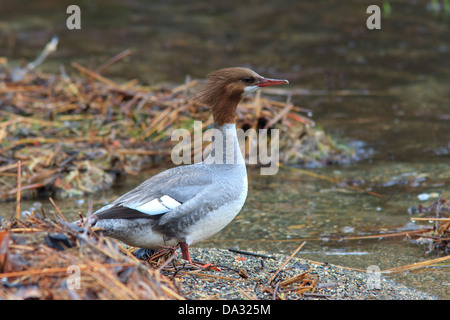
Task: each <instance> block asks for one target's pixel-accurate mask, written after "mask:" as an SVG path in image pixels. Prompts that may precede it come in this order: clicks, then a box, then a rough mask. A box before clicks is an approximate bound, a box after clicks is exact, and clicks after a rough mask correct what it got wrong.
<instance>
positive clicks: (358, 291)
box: [169, 248, 437, 300]
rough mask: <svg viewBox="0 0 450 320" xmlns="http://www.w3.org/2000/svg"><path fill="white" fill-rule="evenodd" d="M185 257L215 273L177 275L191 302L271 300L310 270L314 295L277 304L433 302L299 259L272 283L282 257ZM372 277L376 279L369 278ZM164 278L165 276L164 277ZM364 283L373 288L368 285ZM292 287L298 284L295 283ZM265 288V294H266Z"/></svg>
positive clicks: (200, 253) (218, 253)
mask: <svg viewBox="0 0 450 320" xmlns="http://www.w3.org/2000/svg"><path fill="white" fill-rule="evenodd" d="M190 252H191V257H192V258H193V259H197V260H200V261H203V262H205V263H212V264H213V265H214V266H217V267H219V268H220V269H221V271H214V270H208V271H204V270H201V271H190V272H187V273H183V272H178V273H177V277H176V278H177V279H178V281H177V284H178V285H179V287H180V289H181V291H182V293H183V294H184V295H185V296H186V297H187V298H191V299H196V300H197V299H220V300H222V299H227V300H242V299H257V300H272V299H273V290H274V288H275V287H276V283H280V282H281V281H283V280H286V279H289V278H291V277H293V276H295V275H298V274H300V273H302V272H305V270H310V272H309V275H310V276H314V277H318V279H319V281H318V284H317V286H316V289H315V290H314V291H313V292H311V291H306V292H305V294H297V293H296V292H295V291H286V292H281V290H280V289H279V288H278V291H277V293H278V298H280V297H281V298H282V299H286V300H297V299H307V300H311V299H318V300H366V299H371V300H435V299H437V298H436V297H434V296H431V295H429V294H426V293H423V292H420V291H418V290H415V289H412V288H407V287H405V286H404V285H401V284H398V283H396V282H395V281H393V280H390V279H388V278H386V277H385V276H383V275H379V274H374V273H368V272H361V271H354V270H349V269H346V268H344V267H340V266H336V265H331V264H327V263H320V262H314V261H310V260H306V259H303V258H295V257H294V258H292V259H291V260H290V261H289V262H288V263H287V264H286V266H284V268H283V269H282V270H281V271H280V272H279V274H278V276H277V278H276V280H275V281H274V282H273V283H272V284H269V281H270V279H271V277H272V276H273V275H274V273H275V272H276V271H277V270H278V268H279V267H280V266H281V265H282V264H283V263H284V262H285V261H286V260H287V259H288V258H289V256H287V255H282V254H274V253H269V252H264V251H258V252H255V253H256V254H260V255H265V256H267V258H262V257H259V256H258V257H255V256H251V255H247V254H242V253H236V252H231V251H229V250H225V249H205V248H192V249H190ZM374 275H375V276H376V278H373V277H374ZM169 276H170V275H169ZM370 279H372V280H374V279H375V282H373V281H372V282H371V281H370ZM297 285H298V283H297ZM265 288H270V289H271V290H272V292H268V291H266V290H265Z"/></svg>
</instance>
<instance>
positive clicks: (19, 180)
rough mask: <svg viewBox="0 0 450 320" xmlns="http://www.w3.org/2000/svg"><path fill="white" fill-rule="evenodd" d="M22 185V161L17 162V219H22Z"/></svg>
mask: <svg viewBox="0 0 450 320" xmlns="http://www.w3.org/2000/svg"><path fill="white" fill-rule="evenodd" d="M21 185H22V161H20V160H19V161H18V162H17V196H16V219H17V220H19V219H20V198H21V189H22V188H21Z"/></svg>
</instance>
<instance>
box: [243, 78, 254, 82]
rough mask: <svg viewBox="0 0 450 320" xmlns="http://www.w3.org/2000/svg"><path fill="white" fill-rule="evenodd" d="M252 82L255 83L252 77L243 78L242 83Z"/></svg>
mask: <svg viewBox="0 0 450 320" xmlns="http://www.w3.org/2000/svg"><path fill="white" fill-rule="evenodd" d="M253 81H255V78H253V77H245V78H244V82H246V83H252V82H253Z"/></svg>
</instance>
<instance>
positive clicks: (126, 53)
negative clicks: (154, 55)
mask: <svg viewBox="0 0 450 320" xmlns="http://www.w3.org/2000/svg"><path fill="white" fill-rule="evenodd" d="M131 53H132V51H131V50H130V49H127V50H125V51H122V52H121V53H119V54H117V55H115V56H114V57H112V58H111V59H109V60H108V61H106V62H105V63H104V64H102V65H101V66H100V67H98V68H97V70H95V72H97V73H98V74H100V73H102V72H103V71H105V70H106V69H108V68H109V67H110V66H112V65H113V64H114V63H116V62H117V61H120V60H122V59H124V58H126V57H128V56H129V55H130V54H131Z"/></svg>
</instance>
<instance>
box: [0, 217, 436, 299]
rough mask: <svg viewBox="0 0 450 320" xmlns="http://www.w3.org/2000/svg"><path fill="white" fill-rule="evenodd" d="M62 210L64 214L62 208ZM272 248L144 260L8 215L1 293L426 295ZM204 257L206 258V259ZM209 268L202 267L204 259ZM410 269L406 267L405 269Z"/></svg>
mask: <svg viewBox="0 0 450 320" xmlns="http://www.w3.org/2000/svg"><path fill="white" fill-rule="evenodd" d="M56 215H59V213H56ZM301 247H302V245H300V246H299V247H298V248H297V250H295V251H294V252H293V253H292V254H291V255H290V256H287V255H282V254H277V253H272V252H241V251H236V250H224V249H202V248H195V247H194V248H192V249H191V255H192V257H193V259H194V262H195V263H196V264H194V265H192V264H189V263H187V262H186V261H184V260H182V259H181V258H180V255H179V254H178V253H177V251H178V250H175V251H174V250H172V249H170V248H169V249H166V250H165V251H163V252H158V253H156V254H154V255H153V256H151V257H150V258H149V259H147V260H145V261H142V260H138V259H137V258H136V257H135V256H134V254H133V251H134V249H135V248H127V247H124V246H122V245H121V244H119V243H118V242H116V241H115V240H112V239H109V238H103V237H102V236H101V234H97V233H95V232H93V230H91V229H89V228H85V229H83V228H80V227H76V226H74V225H73V224H70V223H68V222H66V221H65V220H64V217H63V216H59V217H58V218H56V219H50V218H44V217H39V216H38V215H37V214H34V215H33V216H31V217H29V218H28V219H27V220H24V221H21V220H14V219H13V220H10V221H6V220H3V221H2V223H1V227H0V262H1V263H0V279H1V282H0V298H1V299H5V300H10V299H13V300H17V299H40V300H80V299H81V300H97V299H108V300H128V299H129V300H140V299H151V300H185V299H188V300H191V299H194V300H204V299H206V300H297V299H319V300H362V299H364V300H366V299H376V300H419V299H421V300H423V299H436V297H433V296H431V295H428V294H426V293H423V292H419V291H417V290H414V289H411V288H407V287H405V286H403V285H401V284H398V283H396V282H394V281H392V280H389V279H388V278H386V277H385V276H384V275H383V274H382V272H381V273H379V271H380V270H376V269H374V270H369V271H367V270H352V269H350V268H345V267H341V266H337V265H331V264H327V263H322V262H315V261H311V260H306V259H299V258H296V257H295V254H296V253H297V252H298V251H299V250H301ZM201 261H203V262H201ZM206 263H211V264H212V267H211V266H208V265H206V266H205V267H206V268H203V267H199V266H198V265H199V264H202V265H205V264H206ZM405 270H408V269H407V268H406V269H405Z"/></svg>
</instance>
